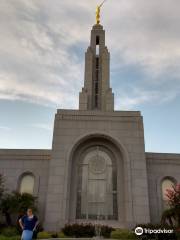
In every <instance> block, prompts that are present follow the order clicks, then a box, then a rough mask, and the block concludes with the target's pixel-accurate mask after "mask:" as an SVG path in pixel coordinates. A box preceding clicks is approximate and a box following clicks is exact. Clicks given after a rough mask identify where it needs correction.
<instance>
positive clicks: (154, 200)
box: [146, 153, 180, 223]
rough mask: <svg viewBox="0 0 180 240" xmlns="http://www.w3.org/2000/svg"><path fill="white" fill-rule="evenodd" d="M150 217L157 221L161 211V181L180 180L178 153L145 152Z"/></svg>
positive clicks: (179, 158)
mask: <svg viewBox="0 0 180 240" xmlns="http://www.w3.org/2000/svg"><path fill="white" fill-rule="evenodd" d="M146 159H147V174H148V189H149V201H150V218H151V222H152V223H158V222H159V221H160V219H161V214H162V211H163V207H162V203H163V201H162V181H163V179H166V178H170V179H174V180H175V182H180V154H166V153H146Z"/></svg>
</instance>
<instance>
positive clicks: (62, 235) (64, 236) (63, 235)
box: [58, 232, 67, 238]
mask: <svg viewBox="0 0 180 240" xmlns="http://www.w3.org/2000/svg"><path fill="white" fill-rule="evenodd" d="M66 237H67V236H66V235H65V234H64V233H63V232H59V233H58V238H66Z"/></svg>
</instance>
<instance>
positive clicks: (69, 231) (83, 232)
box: [62, 223, 114, 238]
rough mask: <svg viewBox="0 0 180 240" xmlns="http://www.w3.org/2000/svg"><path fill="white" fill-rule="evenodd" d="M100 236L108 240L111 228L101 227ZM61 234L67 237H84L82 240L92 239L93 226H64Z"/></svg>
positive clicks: (93, 233)
mask: <svg viewBox="0 0 180 240" xmlns="http://www.w3.org/2000/svg"><path fill="white" fill-rule="evenodd" d="M100 228H101V236H103V237H105V238H109V237H110V235H111V232H112V230H114V229H113V228H112V227H109V226H104V225H101V226H100ZM62 232H63V233H64V234H65V236H68V237H76V238H78V237H84V238H89V237H90V238H91V237H94V236H95V235H96V234H95V225H92V224H77V223H75V224H66V225H65V227H64V228H63V229H62Z"/></svg>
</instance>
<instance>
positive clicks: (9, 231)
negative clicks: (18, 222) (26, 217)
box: [1, 227, 19, 237]
mask: <svg viewBox="0 0 180 240" xmlns="http://www.w3.org/2000/svg"><path fill="white" fill-rule="evenodd" d="M1 234H2V235H3V236H5V237H14V236H16V235H18V234H19V233H18V231H17V229H16V228H15V227H7V228H4V229H2V230H1Z"/></svg>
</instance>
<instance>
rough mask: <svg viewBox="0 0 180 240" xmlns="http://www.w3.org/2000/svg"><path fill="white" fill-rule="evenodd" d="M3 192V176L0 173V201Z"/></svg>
mask: <svg viewBox="0 0 180 240" xmlns="http://www.w3.org/2000/svg"><path fill="white" fill-rule="evenodd" d="M4 192H5V188H4V177H3V175H2V174H0V201H1V199H2V197H3V194H4Z"/></svg>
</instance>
